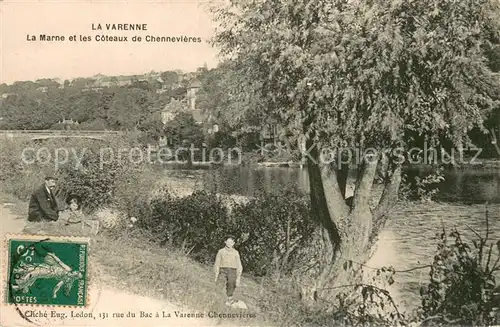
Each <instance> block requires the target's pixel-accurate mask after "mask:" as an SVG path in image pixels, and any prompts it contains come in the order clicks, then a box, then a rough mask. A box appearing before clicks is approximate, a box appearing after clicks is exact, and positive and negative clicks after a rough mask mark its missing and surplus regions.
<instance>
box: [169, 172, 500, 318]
mask: <svg viewBox="0 0 500 327" xmlns="http://www.w3.org/2000/svg"><path fill="white" fill-rule="evenodd" d="M410 173H411V174H414V175H415V174H416V175H419V174H423V173H424V172H423V171H421V170H413V171H411V172H410ZM169 175H170V174H169ZM174 175H175V177H176V178H179V179H184V180H186V181H191V182H192V183H194V184H196V185H197V186H195V187H197V188H206V187H209V188H211V189H212V190H215V191H217V192H220V193H226V194H237V195H243V196H251V195H253V194H254V192H256V191H259V190H272V189H277V188H280V187H285V186H287V187H294V188H296V189H297V190H300V191H303V192H308V187H309V185H308V176H307V171H306V170H305V169H298V168H268V167H266V168H264V167H263V168H254V167H228V168H227V167H226V168H222V169H217V170H212V169H208V170H180V171H175V174H174ZM170 176H172V175H170ZM194 184H193V185H194ZM435 187H436V188H437V189H438V190H439V192H438V193H437V195H436V197H435V200H434V201H433V202H426V203H422V202H420V201H406V202H404V203H399V204H398V205H396V207H395V208H394V209H393V210H392V211H391V213H390V216H389V220H388V221H387V224H386V227H385V229H384V230H383V231H382V232H381V233H380V235H379V242H378V244H377V250H376V252H375V254H374V255H373V257H372V259H371V260H370V261H369V262H368V265H370V266H374V267H381V266H393V267H394V268H395V269H396V270H407V269H411V268H414V267H417V266H421V265H425V264H430V263H432V260H433V256H434V253H435V251H436V246H437V240H436V235H437V233H440V232H441V231H442V228H443V226H445V228H446V230H447V231H450V230H451V229H452V228H454V227H456V228H457V229H458V230H459V231H460V232H461V233H463V235H464V237H465V238H466V239H470V238H471V237H473V236H474V235H473V232H472V231H471V230H470V229H469V227H470V228H473V229H474V230H475V231H477V232H479V233H481V234H482V235H484V233H485V231H486V220H485V214H486V211H488V216H489V230H490V237H491V238H493V239H494V240H498V239H500V171H499V170H498V169H496V170H495V169H492V170H484V169H465V170H455V171H448V172H446V173H445V180H444V181H443V182H442V183H439V184H436V185H435ZM351 191H352V190H351ZM486 202H488V203H489V204H488V205H486ZM428 273H429V270H428V269H419V270H414V271H411V272H407V273H397V274H396V276H395V280H396V283H395V285H394V286H395V287H392V288H391V291H394V292H396V293H397V294H395V295H394V296H395V297H397V298H399V300H400V303H401V305H402V306H403V307H404V308H406V309H412V308H415V307H416V306H417V305H418V304H419V301H420V298H419V293H418V290H419V288H420V286H421V285H422V284H423V283H425V282H426V281H428V280H429V279H428Z"/></svg>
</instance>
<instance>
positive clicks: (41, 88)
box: [36, 86, 49, 93]
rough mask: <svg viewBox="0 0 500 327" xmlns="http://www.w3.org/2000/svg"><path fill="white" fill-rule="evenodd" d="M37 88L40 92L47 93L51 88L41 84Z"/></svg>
mask: <svg viewBox="0 0 500 327" xmlns="http://www.w3.org/2000/svg"><path fill="white" fill-rule="evenodd" d="M36 90H37V91H39V92H43V93H46V92H47V91H48V90H49V88H48V87H47V86H40V87H38V88H37V89H36Z"/></svg>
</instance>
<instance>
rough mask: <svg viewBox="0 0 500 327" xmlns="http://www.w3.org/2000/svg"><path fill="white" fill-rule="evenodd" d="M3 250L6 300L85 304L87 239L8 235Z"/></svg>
mask: <svg viewBox="0 0 500 327" xmlns="http://www.w3.org/2000/svg"><path fill="white" fill-rule="evenodd" d="M6 251H7V256H8V266H7V276H6V277H7V278H6V280H7V285H6V286H7V287H6V288H7V290H6V302H7V303H8V304H14V305H45V306H67V307H86V306H87V305H88V302H89V301H88V276H89V274H88V253H89V252H88V251H89V240H88V239H86V238H72V237H55V236H54V237H52V236H44V235H38V236H30V235H19V236H8V237H7V240H6Z"/></svg>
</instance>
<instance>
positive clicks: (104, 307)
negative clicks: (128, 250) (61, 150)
mask: <svg viewBox="0 0 500 327" xmlns="http://www.w3.org/2000/svg"><path fill="white" fill-rule="evenodd" d="M9 207H10V204H8V203H1V202H0V219H1V220H0V227H1V230H0V237H1V239H2V244H5V242H3V241H4V240H5V235H6V234H9V233H20V232H21V231H22V229H23V227H24V224H25V220H24V218H21V217H18V216H17V215H15V214H13V213H12V211H11V210H10V209H9ZM2 250H3V249H2ZM1 255H2V265H1V267H2V271H1V276H2V285H5V284H4V283H5V277H4V276H6V266H7V263H6V262H4V260H5V252H2V253H1ZM1 296H2V299H4V298H5V297H4V288H3V287H2V288H1ZM89 298H90V305H89V307H87V308H85V309H84V310H82V309H68V308H60V307H41V306H21V307H19V309H20V311H21V312H23V313H24V314H27V315H32V312H35V313H37V314H38V313H40V312H47V314H48V316H49V317H48V318H33V317H32V318H30V320H31V321H32V322H33V323H29V322H28V321H26V320H25V319H23V318H22V317H21V315H20V314H19V312H18V311H17V310H16V307H14V306H12V305H5V304H4V303H3V301H2V304H1V307H0V326H2V327H10V326H36V325H39V326H148V327H152V326H214V325H216V324H218V323H219V319H217V318H209V317H208V314H209V313H208V312H194V311H190V310H186V309H181V308H179V307H177V306H175V305H173V304H172V303H169V302H167V301H160V300H157V299H153V298H149V297H144V296H138V295H135V294H130V293H127V292H123V291H120V290H116V289H113V288H111V287H107V286H106V285H105V284H104V283H99V281H97V282H95V283H94V285H93V286H90V287H89ZM53 312H54V313H55V314H58V315H59V317H50V315H52V313H53ZM141 312H142V313H143V314H142V315H141ZM176 313H177V314H180V313H184V314H188V313H191V314H193V313H203V314H204V318H190V317H178V316H177V315H176ZM79 314H80V315H81V314H85V315H89V314H91V317H89V316H87V317H77V315H79ZM104 314H107V317H104ZM113 314H118V315H121V314H123V315H124V317H118V316H116V315H115V317H113ZM157 314H158V315H157ZM63 315H64V316H65V317H63ZM132 315H135V316H134V317H132ZM150 315H151V316H150Z"/></svg>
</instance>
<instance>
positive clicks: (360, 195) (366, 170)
mask: <svg viewBox="0 0 500 327" xmlns="http://www.w3.org/2000/svg"><path fill="white" fill-rule="evenodd" d="M377 163H378V158H374V157H367V158H365V159H364V161H363V163H362V165H361V167H360V169H359V174H360V175H358V178H357V183H356V189H355V190H354V199H353V210H361V211H363V210H365V209H366V208H367V207H368V200H369V195H370V191H371V189H372V185H373V180H374V179H375V174H376V172H377Z"/></svg>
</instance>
